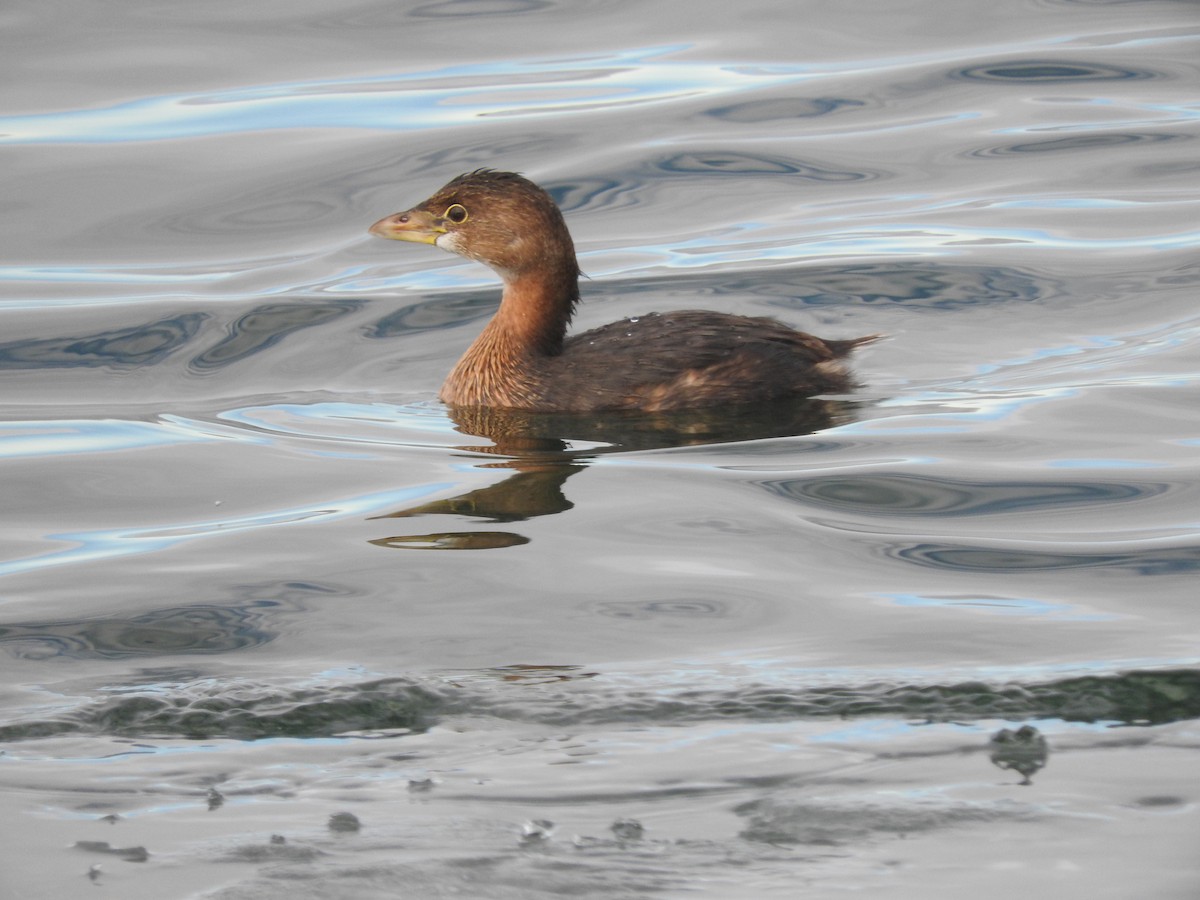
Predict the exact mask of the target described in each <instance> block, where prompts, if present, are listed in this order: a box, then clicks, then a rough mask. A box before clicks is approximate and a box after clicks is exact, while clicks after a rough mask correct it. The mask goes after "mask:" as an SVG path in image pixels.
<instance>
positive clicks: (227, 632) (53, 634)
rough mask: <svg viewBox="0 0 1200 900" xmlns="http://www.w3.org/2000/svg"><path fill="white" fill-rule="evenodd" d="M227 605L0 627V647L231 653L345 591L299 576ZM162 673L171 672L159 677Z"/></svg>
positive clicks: (24, 651) (122, 654) (112, 655)
mask: <svg viewBox="0 0 1200 900" xmlns="http://www.w3.org/2000/svg"><path fill="white" fill-rule="evenodd" d="M232 593H233V594H234V600H233V601H232V602H229V603H226V604H215V603H196V604H190V605H186V606H171V607H165V608H163V609H156V610H151V611H150V612H145V613H140V614H138V615H131V616H119V615H114V616H95V617H89V618H86V619H78V620H74V621H57V622H8V623H3V624H0V644H11V645H12V648H11V652H12V653H13V655H14V656H17V657H19V658H21V659H49V658H52V657H66V658H69V659H144V658H149V657H157V656H178V655H191V654H216V653H228V652H232V651H234V650H245V649H249V648H251V647H258V646H261V645H263V644H266V643H268V642H270V641H272V640H274V639H275V637H276V636H277V634H278V629H277V626H276V625H275V624H273V623H274V620H276V619H277V618H278V616H279V615H280V614H281V613H284V612H293V611H296V610H298V609H300V608H301V607H302V604H303V603H304V602H305V601H306V600H309V599H311V598H315V597H329V596H339V595H345V594H346V593H347V591H346V589H345V588H342V587H339V586H337V585H333V584H318V583H314V582H304V581H285V582H261V583H258V584H247V585H239V586H237V587H235V588H234V589H233V591H232ZM163 677H170V675H169V674H168V675H164V676H163Z"/></svg>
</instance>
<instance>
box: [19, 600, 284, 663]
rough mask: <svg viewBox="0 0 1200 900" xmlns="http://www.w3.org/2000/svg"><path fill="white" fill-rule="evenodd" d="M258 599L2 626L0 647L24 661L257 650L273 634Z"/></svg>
mask: <svg viewBox="0 0 1200 900" xmlns="http://www.w3.org/2000/svg"><path fill="white" fill-rule="evenodd" d="M276 606H278V604H276V603H273V602H271V601H267V600H262V601H258V602H256V603H254V604H251V605H249V606H245V607H226V606H207V605H199V606H178V607H173V608H169V609H159V610H154V611H153V612H148V613H143V614H142V615H138V616H131V617H127V618H126V617H121V616H105V617H103V618H96V619H84V620H81V621H74V622H72V621H67V622H35V623H29V624H21V623H17V624H12V625H0V644H9V643H12V644H15V645H16V646H15V648H14V650H13V652H14V655H16V656H18V657H20V658H22V659H48V658H50V657H55V656H61V657H68V658H70V659H130V658H134V657H147V656H173V655H176V654H191V653H228V652H232V651H234V650H245V649H247V648H249V647H257V646H259V645H261V644H265V643H267V642H268V641H270V640H272V639H273V638H274V636H275V633H274V632H273V631H271V630H270V629H267V628H264V627H262V625H263V621H264V618H265V617H264V615H263V611H264V610H270V609H273V608H274V607H276Z"/></svg>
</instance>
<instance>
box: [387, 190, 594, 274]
mask: <svg viewBox="0 0 1200 900" xmlns="http://www.w3.org/2000/svg"><path fill="white" fill-rule="evenodd" d="M370 230H371V234H374V235H376V236H377V237H382V238H388V239H390V240H394V241H412V242H414V243H418V244H433V245H435V246H437V247H440V248H441V249H443V250H447V251H449V252H451V253H457V254H459V255H460V256H465V257H467V258H468V259H474V260H477V261H478V262H481V263H484V264H485V265H488V266H490V267H491V268H493V269H495V270H496V271H497V272H498V273H499V274H500V275H501V277H503V278H504V279H505V280H506V281H508V280H510V279H514V278H518V277H520V276H522V275H525V274H529V273H532V272H537V271H541V272H546V271H547V270H549V271H552V272H555V274H558V275H565V274H568V272H567V270H569V275H570V277H572V278H574V277H578V274H579V269H578V265H577V264H576V262H575V246H574V244H573V243H572V241H571V235H570V232H569V231H568V230H567V225H566V222H564V221H563V217H562V213H561V212H559V209H558V207H557V206H556V205H555V203H554V200H553V199H552V198H551V197H550V195H549V194H547V193H546V192H545V191H544V190H542V189H541V188H540V187H538V186H537V185H536V184H534V183H533V182H532V181H529V180H528V179H527V178H524V177H522V176H520V175H518V174H516V173H515V172H496V171H493V170H491V169H476V170H475V171H474V172H468V173H466V174H464V175H459V176H458V177H457V178H455V179H454V180H452V181H451V182H450V183H449V184H447V185H446V186H445V187H443V188H442V189H441V190H439V191H438V192H437V193H436V194H434V195H433V196H432V197H430V198H429V199H428V200H426V201H424V202H423V203H418V204H417V205H416V206H414V207H413V208H412V209H409V210H406V211H405V212H400V213H395V214H393V215H390V216H387V217H386V218H383V219H380V220H379V221H378V222H376V223H375V224H374V225H372V226H371V229H370Z"/></svg>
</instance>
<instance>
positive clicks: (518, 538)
mask: <svg viewBox="0 0 1200 900" xmlns="http://www.w3.org/2000/svg"><path fill="white" fill-rule="evenodd" d="M853 409H854V404H851V403H848V402H845V401H838V400H825V399H814V398H803V399H799V400H790V401H786V402H775V403H765V404H755V405H753V406H735V407H726V408H724V409H705V410H688V411H678V412H657V413H647V412H611V411H610V412H603V413H579V414H571V413H533V412H526V411H523V410H510V409H494V408H484V407H454V406H451V407H449V408H448V412H449V415H450V418H451V419H452V420H453V422H454V425H455V428H456V430H457V431H459V432H460V433H461V434H464V435H468V436H472V437H480V438H485V439H487V440H489V441H491V444H484V445H464V446H461V447H459V449H460V450H464V451H467V452H470V453H479V454H486V455H488V456H495V457H501V458H502V459H501V460H499V461H496V462H486V463H481V464H480V468H492V469H510V470H512V474H511V475H509V476H508V477H507V478H505V479H503V480H502V481H499V482H497V483H496V484H492V485H488V486H487V487H483V488H478V489H476V490H473V491H469V492H467V493H465V494H459V495H458V496H455V497H447V498H444V499H441V500H434V501H433V502H431V503H422V504H419V505H416V506H410V507H406V508H404V509H398V510H395V511H394V512H390V513H387V514H385V515H382V516H375V517H373V518H374V519H407V518H415V517H417V516H431V515H449V516H465V517H469V518H472V519H481V520H484V521H487V522H493V523H511V522H523V521H525V520H526V519H532V518H536V517H537V516H549V515H554V514H556V513H561V512H565V511H566V510H568V509H571V507H572V505H573V504H572V503H571V501H570V500H568V499H567V497H566V495H565V494H564V492H563V485H564V484H565V483H566V480H567V479H568V478H570V477H571V476H572V475H574V474H575V473H576V472H579V471H581V470H583V469H585V468H587V463H588V460H589V459H590V458H592V457H594V456H597V455H600V454H606V453H616V452H625V451H634V450H658V449H665V448H669V447H685V446H697V445H704V444H722V443H730V442H734V441H753V440H762V439H766V438H778V437H794V436H800V435H806V434H812V433H814V432H816V431H820V430H822V429H825V428H829V427H831V426H833V425H836V424H841V423H844V422H847V421H850V420H851V419H852V418H853ZM578 444H586V445H587V446H586V447H584V448H582V449H581V448H579V447H578V446H577V445H578ZM371 543H372V544H374V545H376V546H377V547H386V548H393V549H410V550H491V549H497V548H501V547H514V546H518V545H521V544H527V543H529V538H528V537H526V536H525V535H522V534H518V533H516V532H511V531H502V530H488V531H483V530H480V531H452V532H434V533H429V534H411V535H408V534H405V535H394V536H390V537H383V538H376V539H374V540H372V541H371Z"/></svg>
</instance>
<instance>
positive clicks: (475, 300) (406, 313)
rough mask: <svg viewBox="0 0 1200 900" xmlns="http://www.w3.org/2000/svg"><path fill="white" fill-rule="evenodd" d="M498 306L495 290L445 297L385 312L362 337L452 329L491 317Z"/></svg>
mask: <svg viewBox="0 0 1200 900" xmlns="http://www.w3.org/2000/svg"><path fill="white" fill-rule="evenodd" d="M498 304H499V297H498V295H497V292H496V291H495V290H488V291H471V292H469V293H454V294H447V295H445V296H440V297H435V298H433V299H432V300H422V301H421V302H419V303H414V304H412V305H411V306H406V307H404V308H403V309H398V310H396V311H395V312H393V313H389V314H388V315H386V316H384V317H383V318H382V319H380V320H379V321H378V322H376V323H375V324H374V325H372V326H370V327H369V328H367V329H365V334H366V336H367V337H369V338H391V337H397V336H399V335H403V334H413V333H415V332H422V331H438V330H440V329H443V328H455V327H457V326H459V325H465V324H467V323H468V322H474V321H477V320H479V319H485V318H487V317H488V316H491V315H493V314H494V313H495V312H496V307H497V305H498Z"/></svg>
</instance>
